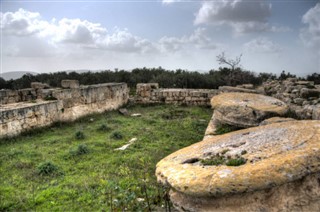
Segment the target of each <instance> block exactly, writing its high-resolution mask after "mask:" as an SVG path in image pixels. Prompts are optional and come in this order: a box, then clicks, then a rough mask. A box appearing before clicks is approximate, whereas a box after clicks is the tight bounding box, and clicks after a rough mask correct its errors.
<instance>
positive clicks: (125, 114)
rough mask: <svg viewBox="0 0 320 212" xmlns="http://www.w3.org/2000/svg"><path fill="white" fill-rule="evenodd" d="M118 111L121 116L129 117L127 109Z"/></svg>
mask: <svg viewBox="0 0 320 212" xmlns="http://www.w3.org/2000/svg"><path fill="white" fill-rule="evenodd" d="M118 111H119V113H120V114H122V115H124V116H127V115H129V112H128V110H127V109H126V108H120V109H119V110H118Z"/></svg>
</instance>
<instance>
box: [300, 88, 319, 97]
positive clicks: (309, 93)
mask: <svg viewBox="0 0 320 212" xmlns="http://www.w3.org/2000/svg"><path fill="white" fill-rule="evenodd" d="M300 94H301V97H302V98H310V97H315V98H320V90H319V89H309V88H302V89H301V91H300Z"/></svg>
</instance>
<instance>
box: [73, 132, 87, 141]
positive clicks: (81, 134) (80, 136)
mask: <svg viewBox="0 0 320 212" xmlns="http://www.w3.org/2000/svg"><path fill="white" fill-rule="evenodd" d="M75 136H76V139H78V140H82V139H84V138H85V136H84V133H83V132H82V131H78V132H76V135H75Z"/></svg>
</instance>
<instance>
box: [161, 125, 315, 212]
mask: <svg viewBox="0 0 320 212" xmlns="http://www.w3.org/2000/svg"><path fill="white" fill-rule="evenodd" d="M319 141H320V121H290V124H288V122H284V123H274V124H269V125H266V126H259V127H254V128H250V129H244V130H240V131H236V132H232V133H229V134H225V135H221V136H214V137H211V138H207V139H205V140H204V141H202V142H199V143H196V144H194V145H191V146H189V147H186V148H184V149H181V150H179V151H177V152H175V153H173V154H171V155H169V156H167V157H166V158H164V159H162V160H161V161H160V162H159V163H158V164H157V169H156V176H157V179H158V181H159V182H161V183H162V184H164V185H166V186H169V187H170V188H171V194H170V198H171V200H172V202H173V203H174V205H175V207H176V208H177V209H179V210H181V211H182V210H183V211H319V210H320V142H319Z"/></svg>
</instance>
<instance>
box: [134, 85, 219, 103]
mask: <svg viewBox="0 0 320 212" xmlns="http://www.w3.org/2000/svg"><path fill="white" fill-rule="evenodd" d="M218 93H219V91H218V90H216V89H181V88H165V89H164V88H160V89H159V86H158V84H157V83H138V84H137V90H136V94H137V95H136V97H135V99H134V101H135V103H142V104H154V103H166V104H177V105H205V106H210V99H211V98H212V97H213V96H215V95H217V94H218Z"/></svg>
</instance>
